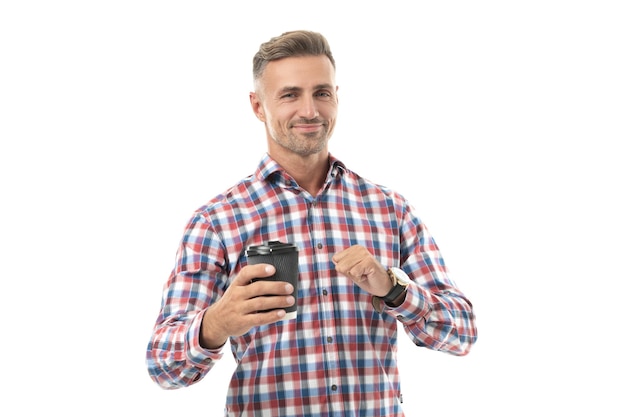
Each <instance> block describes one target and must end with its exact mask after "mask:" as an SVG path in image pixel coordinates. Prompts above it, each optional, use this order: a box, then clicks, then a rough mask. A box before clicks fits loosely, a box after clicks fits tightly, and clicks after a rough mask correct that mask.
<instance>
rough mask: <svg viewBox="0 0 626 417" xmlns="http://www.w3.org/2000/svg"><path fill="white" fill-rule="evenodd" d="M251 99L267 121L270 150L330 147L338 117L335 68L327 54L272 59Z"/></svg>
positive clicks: (309, 152) (307, 150) (303, 153)
mask: <svg viewBox="0 0 626 417" xmlns="http://www.w3.org/2000/svg"><path fill="white" fill-rule="evenodd" d="M250 102H251V104H252V108H253V110H254V112H255V114H256V116H257V117H258V118H259V120H261V121H263V122H264V123H265V127H266V131H267V135H268V146H269V150H270V154H271V153H272V152H274V153H277V152H278V153H283V154H284V153H295V154H297V155H299V156H302V157H306V156H309V155H313V154H315V153H318V152H320V151H323V150H327V144H328V140H329V139H330V137H331V135H332V133H333V130H334V127H335V120H336V118H337V86H336V85H335V70H334V68H333V66H332V64H331V62H330V60H329V59H328V57H326V56H324V55H322V56H305V57H293V58H283V59H280V60H277V61H272V62H270V63H269V64H268V65H267V67H266V68H265V71H264V72H263V75H262V76H261V79H260V80H259V82H258V84H257V91H256V92H255V93H251V95H250Z"/></svg>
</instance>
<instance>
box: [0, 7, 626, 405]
mask: <svg viewBox="0 0 626 417" xmlns="http://www.w3.org/2000/svg"><path fill="white" fill-rule="evenodd" d="M620 3H622V2H619V1H613V2H611V1H602V0H594V1H551V0H542V1H532V0H526V1H463V2H462V1H439V2H417V3H416V2H409V1H406V2H401V1H386V2H383V3H381V2H367V1H362V2H356V1H355V2H345V3H344V2H340V1H316V2H305V3H302V2H293V1H265V2H256V1H254V2H253V1H249V2H219V3H217V2H208V1H178V2H165V1H132V0H126V1H106V2H105V1H99V2H98V1H49V2H47V1H38V2H37V1H5V2H3V3H2V4H1V5H0V140H1V148H0V175H1V177H0V178H1V179H0V181H1V183H0V184H1V192H2V204H1V205H0V211H1V215H0V239H1V242H0V243H1V244H2V252H1V255H0V262H1V265H0V274H1V277H2V290H1V292H0V297H1V300H0V301H1V302H0V309H1V313H2V327H1V328H0V335H1V336H0V337H1V342H0V356H1V357H2V362H3V365H2V379H3V386H4V390H3V394H2V398H3V399H2V401H1V405H0V414H2V415H6V416H9V415H11V416H32V415H44V414H45V415H48V414H50V415H52V414H55V415H56V413H59V415H98V416H99V415H137V416H140V415H141V416H147V415H150V416H172V415H180V416H184V415H205V416H220V415H222V409H223V403H224V397H225V392H226V384H227V381H228V379H229V376H230V372H231V371H232V369H233V366H234V360H233V359H232V357H231V356H230V354H229V353H228V352H227V355H226V356H225V358H224V360H223V361H222V362H220V363H219V364H217V366H216V367H215V369H214V370H213V371H212V372H211V373H210V374H209V375H208V376H207V377H206V378H205V379H204V380H203V381H201V382H200V383H198V384H197V385H196V386H193V387H190V388H185V389H181V390H178V391H164V390H161V389H160V388H159V387H157V386H156V385H155V384H154V383H153V382H152V381H151V380H150V379H149V377H148V374H147V371H146V368H145V364H144V355H145V347H146V344H147V342H148V338H149V336H150V332H151V328H152V325H153V323H154V320H155V319H156V315H157V313H158V309H159V303H160V296H161V289H162V285H163V283H164V282H165V280H166V278H167V275H168V274H169V270H170V268H171V267H172V265H173V259H174V252H175V249H176V246H177V244H178V240H179V239H180V237H181V235H182V230H183V227H184V224H185V223H186V221H187V219H188V218H189V216H190V215H191V213H192V211H193V210H194V209H195V208H197V207H198V206H199V205H201V204H202V203H204V202H205V201H206V200H208V199H209V198H211V197H212V196H214V195H215V194H217V193H218V192H221V191H223V190H224V189H225V188H227V187H228V186H230V185H232V184H233V183H234V182H235V181H237V180H239V179H240V178H241V177H243V176H245V175H247V174H249V173H251V172H252V170H253V169H254V168H255V167H256V164H257V162H258V160H259V159H260V158H261V156H262V153H263V152H264V151H265V135H264V131H263V127H262V125H261V123H260V122H258V121H257V120H256V119H255V118H254V116H253V114H252V112H251V110H250V107H249V104H248V96H247V95H248V92H249V91H250V88H251V60H252V56H253V54H254V53H255V52H256V50H257V48H258V46H259V44H260V43H262V42H264V41H266V40H268V39H269V38H270V37H272V36H275V35H278V34H280V33H282V32H284V31H287V30H292V29H311V30H316V31H320V32H322V33H324V34H325V35H326V37H327V38H328V40H329V41H330V43H331V46H332V48H333V50H334V54H335V57H336V60H337V66H338V72H337V76H338V84H339V86H340V90H339V93H340V116H339V125H338V127H337V129H336V131H335V135H334V137H333V139H332V141H331V151H332V152H333V153H334V154H335V155H336V156H338V157H339V158H340V159H342V160H344V162H346V163H347V165H348V166H349V167H351V168H352V169H353V170H355V171H357V172H358V173H360V174H362V175H364V176H365V177H368V178H370V179H372V180H374V181H376V182H379V183H383V184H385V185H389V186H392V187H393V188H395V189H397V190H399V191H401V192H402V193H403V194H404V195H405V196H406V197H408V198H409V200H411V202H412V203H413V204H414V206H416V208H417V211H418V213H419V214H420V215H421V217H422V218H423V220H424V221H425V222H426V224H427V225H428V226H429V228H430V229H431V231H432V233H433V234H434V236H435V238H436V239H437V242H438V243H439V245H440V247H441V249H442V251H443V254H444V257H445V258H446V261H447V263H448V264H449V266H450V268H451V270H452V274H453V278H454V279H455V280H456V282H457V284H458V285H459V286H460V287H461V289H463V290H464V291H465V292H466V293H467V295H468V296H469V297H470V298H471V299H472V301H473V302H474V304H475V309H476V314H477V316H478V327H479V341H478V343H477V345H476V346H475V348H474V350H473V351H472V352H471V353H470V354H469V355H468V356H466V357H462V358H458V357H453V356H448V355H446V354H443V353H439V352H432V351H428V350H426V349H418V348H415V347H413V346H411V345H409V343H408V338H406V337H404V335H402V337H401V340H402V343H401V345H400V354H401V358H400V360H401V367H402V376H403V391H404V399H405V411H406V414H407V417H409V416H420V415H421V416H432V415H437V416H439V417H444V416H457V415H465V416H486V415H489V416H491V415H502V416H527V415H534V416H549V415H571V414H573V413H576V414H577V415H597V416H623V415H625V414H626V408H625V406H624V402H623V399H622V397H623V395H624V384H623V375H624V372H625V371H626V366H625V363H624V343H625V341H626V340H625V337H624V330H625V325H624V317H625V307H624V296H623V294H624V293H623V290H622V289H623V282H624V279H625V278H626V273H625V267H624V249H625V245H624V239H623V236H624V233H625V232H626V227H625V221H624V213H625V212H626V207H625V204H624V179H625V178H626V175H625V174H626V172H625V168H624V154H625V152H624V150H623V145H624V139H626V127H625V116H626V82H625V79H626V77H625V76H624V74H626V60H625V51H626V41H625V40H626V29H625V28H626V25H625V24H624V22H625V21H626V14H625V13H624V10H623V8H622V7H620ZM8 410H12V411H10V412H9V411H8Z"/></svg>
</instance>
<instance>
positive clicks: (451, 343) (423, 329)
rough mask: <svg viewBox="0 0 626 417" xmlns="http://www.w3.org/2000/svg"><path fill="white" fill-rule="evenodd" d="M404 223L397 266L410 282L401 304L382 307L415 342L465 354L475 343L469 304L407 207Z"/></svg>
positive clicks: (455, 353)
mask: <svg viewBox="0 0 626 417" xmlns="http://www.w3.org/2000/svg"><path fill="white" fill-rule="evenodd" d="M404 213H405V214H404V219H403V222H402V230H401V234H402V239H401V242H402V243H401V252H402V259H401V268H402V269H403V270H404V271H405V272H406V273H407V275H408V276H409V278H410V279H411V284H410V285H409V286H408V287H407V295H406V298H405V300H404V302H403V303H402V304H401V305H399V306H398V307H393V308H392V307H388V306H387V307H386V309H387V312H388V313H389V314H393V315H394V316H395V317H396V318H397V319H398V320H399V321H400V322H401V323H402V324H403V326H404V329H405V331H406V333H407V334H409V336H410V337H411V339H412V341H413V343H415V344H416V345H418V346H424V347H427V348H430V349H433V350H438V351H443V352H447V353H450V354H453V355H458V356H463V355H466V354H468V353H469V351H470V349H471V347H472V346H473V344H474V343H475V342H476V339H477V329H476V323H475V316H474V311H473V306H472V304H471V302H470V301H469V299H468V298H467V297H466V296H465V295H464V294H463V293H462V292H461V290H460V289H459V288H458V287H457V286H456V284H455V283H454V282H453V281H452V279H451V278H450V277H449V274H448V269H447V267H446V264H445V262H444V260H443V257H442V256H441V253H440V251H439V248H438V246H437V244H436V243H435V240H434V238H433V237H432V236H431V235H430V233H429V231H428V229H427V228H426V226H425V225H424V224H423V223H422V222H421V221H420V220H419V219H418V218H417V216H415V215H414V213H413V210H412V208H411V207H410V206H408V205H407V206H406V208H405V211H404Z"/></svg>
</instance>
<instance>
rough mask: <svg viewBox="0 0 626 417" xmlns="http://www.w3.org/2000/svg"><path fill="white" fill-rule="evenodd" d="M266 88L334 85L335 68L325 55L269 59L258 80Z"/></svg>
mask: <svg viewBox="0 0 626 417" xmlns="http://www.w3.org/2000/svg"><path fill="white" fill-rule="evenodd" d="M260 81H261V82H262V83H263V84H264V87H265V88H266V90H278V89H281V88H284V87H298V88H303V89H306V88H312V87H314V86H318V85H323V84H326V85H332V86H334V85H335V68H334V67H333V64H332V63H331V62H330V59H328V57H327V56H326V55H320V56H299V57H289V58H282V59H278V60H276V61H271V62H270V63H268V64H267V66H266V67H265V70H264V71H263V75H262V76H261V80H260Z"/></svg>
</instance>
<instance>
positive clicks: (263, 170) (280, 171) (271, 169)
mask: <svg viewBox="0 0 626 417" xmlns="http://www.w3.org/2000/svg"><path fill="white" fill-rule="evenodd" d="M328 160H329V162H330V169H329V171H328V175H327V176H326V182H329V181H331V180H332V179H334V178H335V177H337V176H341V175H342V174H343V173H344V172H345V171H346V166H345V165H344V163H343V162H341V161H340V160H339V159H337V158H335V157H334V156H333V155H331V154H329V155H328ZM254 175H255V176H256V178H257V179H259V180H261V181H278V182H283V183H285V184H286V185H291V186H295V184H296V181H295V180H294V179H293V177H292V176H291V175H289V174H288V173H287V171H285V169H284V168H283V167H281V166H280V165H279V164H278V162H276V161H275V160H274V159H272V157H271V156H270V155H269V154H268V153H266V154H265V155H264V156H263V158H262V159H261V162H260V163H259V166H258V167H257V169H256V172H255V174H254Z"/></svg>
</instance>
